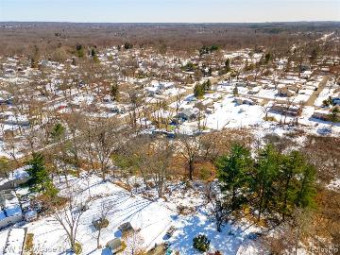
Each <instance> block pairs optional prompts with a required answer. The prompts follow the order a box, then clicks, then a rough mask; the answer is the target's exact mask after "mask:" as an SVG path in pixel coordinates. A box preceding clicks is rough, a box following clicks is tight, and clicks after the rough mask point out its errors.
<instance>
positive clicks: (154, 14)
mask: <svg viewBox="0 0 340 255" xmlns="http://www.w3.org/2000/svg"><path fill="white" fill-rule="evenodd" d="M0 21H60V22H61V21H62V22H99V23H100V22H112V23H116V22H122V23H125V22H173V23H178V22H188V23H215V22H272V21H274V22H275V21H340V0H0Z"/></svg>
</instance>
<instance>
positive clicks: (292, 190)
mask: <svg viewBox="0 0 340 255" xmlns="http://www.w3.org/2000/svg"><path fill="white" fill-rule="evenodd" d="M305 164H306V162H305V158H304V157H303V155H302V154H301V153H299V152H298V151H292V152H291V153H290V154H289V155H282V167H281V171H280V175H279V181H280V185H279V187H278V189H279V190H280V200H281V201H280V204H281V208H280V211H281V213H282V217H283V219H284V218H285V216H286V215H290V214H291V213H292V211H293V209H294V204H295V201H294V200H295V195H296V192H297V188H298V187H297V184H298V178H297V177H298V176H299V175H300V174H301V171H302V169H303V168H304V166H305Z"/></svg>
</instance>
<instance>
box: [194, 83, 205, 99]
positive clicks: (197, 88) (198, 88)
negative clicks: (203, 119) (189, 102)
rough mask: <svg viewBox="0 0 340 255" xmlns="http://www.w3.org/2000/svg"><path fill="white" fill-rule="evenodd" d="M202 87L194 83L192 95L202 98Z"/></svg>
mask: <svg viewBox="0 0 340 255" xmlns="http://www.w3.org/2000/svg"><path fill="white" fill-rule="evenodd" d="M204 92H205V91H204V87H203V86H202V84H196V85H195V87H194V96H195V97H196V98H202V97H203V96H204Z"/></svg>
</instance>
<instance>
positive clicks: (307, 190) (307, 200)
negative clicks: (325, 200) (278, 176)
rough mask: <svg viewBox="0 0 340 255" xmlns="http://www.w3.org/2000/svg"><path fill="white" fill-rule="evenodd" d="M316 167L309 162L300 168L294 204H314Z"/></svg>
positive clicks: (305, 205) (308, 205)
mask: <svg viewBox="0 0 340 255" xmlns="http://www.w3.org/2000/svg"><path fill="white" fill-rule="evenodd" d="M315 176H316V169H315V167H314V166H312V165H310V164H305V166H304V167H303V169H302V178H301V180H300V183H299V190H298V192H297V194H296V199H295V205H296V206H298V207H302V208H308V207H313V206H314V198H315V194H316V190H315Z"/></svg>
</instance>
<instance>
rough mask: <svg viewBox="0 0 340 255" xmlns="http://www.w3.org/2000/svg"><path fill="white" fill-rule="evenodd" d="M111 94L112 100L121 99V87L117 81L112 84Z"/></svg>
mask: <svg viewBox="0 0 340 255" xmlns="http://www.w3.org/2000/svg"><path fill="white" fill-rule="evenodd" d="M110 94H111V98H112V100H116V101H119V88H118V84H117V83H114V84H112V85H111V88H110Z"/></svg>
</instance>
